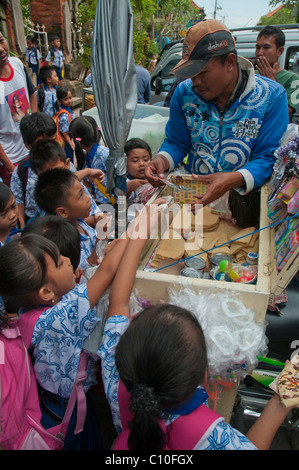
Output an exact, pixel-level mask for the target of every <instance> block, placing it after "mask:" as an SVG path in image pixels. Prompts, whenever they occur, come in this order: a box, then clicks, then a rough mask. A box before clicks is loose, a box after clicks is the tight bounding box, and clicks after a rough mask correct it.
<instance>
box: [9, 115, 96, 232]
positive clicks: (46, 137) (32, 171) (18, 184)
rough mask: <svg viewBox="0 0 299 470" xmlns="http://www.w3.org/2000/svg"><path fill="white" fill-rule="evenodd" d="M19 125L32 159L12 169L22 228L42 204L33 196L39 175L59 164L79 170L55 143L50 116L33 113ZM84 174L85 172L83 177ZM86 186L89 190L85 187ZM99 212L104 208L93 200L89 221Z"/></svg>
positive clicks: (12, 182)
mask: <svg viewBox="0 0 299 470" xmlns="http://www.w3.org/2000/svg"><path fill="white" fill-rule="evenodd" d="M20 128H21V133H22V137H23V140H24V143H25V145H26V147H27V148H28V149H30V152H29V159H28V160H27V161H24V162H21V163H20V164H19V165H18V168H17V169H16V170H15V171H14V172H13V175H12V178H11V189H12V191H13V193H14V196H15V198H16V201H17V204H18V207H19V214H20V215H19V217H20V224H21V228H23V227H24V226H25V224H26V223H27V222H28V221H29V220H30V219H31V218H32V217H34V216H36V214H37V213H38V212H39V207H38V206H37V204H36V202H35V199H34V187H35V184H36V181H37V177H38V174H39V173H40V172H42V171H43V170H44V169H49V168H53V167H57V166H61V167H63V168H64V167H66V168H69V169H70V170H71V171H73V172H75V171H76V168H75V167H74V165H73V164H72V163H71V162H70V161H69V159H67V158H66V155H65V152H64V151H63V149H62V147H61V146H60V145H59V144H58V142H56V135H57V134H56V131H57V130H56V125H55V122H54V121H53V119H52V118H50V116H48V115H46V114H45V113H40V112H37V113H33V114H31V115H28V116H26V117H25V118H23V119H22V121H21V125H20ZM41 139H42V140H41ZM34 143H35V144H34ZM33 144H34V145H33ZM33 147H34V148H33ZM79 176H80V175H79ZM83 177H84V175H82V176H81V179H82V178H83ZM98 177H99V178H102V175H98ZM84 189H85V191H86V192H88V190H87V189H86V188H85V186H84ZM100 214H101V210H100V209H99V208H98V207H97V205H96V203H95V202H94V201H92V210H91V214H90V217H91V219H90V220H89V222H88V223H91V224H92V225H95V224H96V220H95V219H96V218H97V217H98V216H99V215H100ZM93 219H94V220H93Z"/></svg>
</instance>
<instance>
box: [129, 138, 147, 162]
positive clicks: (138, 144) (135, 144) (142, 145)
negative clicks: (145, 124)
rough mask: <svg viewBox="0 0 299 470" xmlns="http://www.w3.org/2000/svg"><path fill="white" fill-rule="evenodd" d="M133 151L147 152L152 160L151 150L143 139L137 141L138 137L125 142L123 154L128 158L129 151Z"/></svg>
mask: <svg viewBox="0 0 299 470" xmlns="http://www.w3.org/2000/svg"><path fill="white" fill-rule="evenodd" d="M133 149H144V150H147V152H148V153H149V155H150V157H151V158H152V149H151V148H150V146H149V145H148V143H147V142H146V141H145V140H143V139H139V138H138V137H133V138H132V139H130V140H127V142H126V143H125V147H124V150H125V154H126V155H127V156H128V155H129V153H130V152H131V150H133Z"/></svg>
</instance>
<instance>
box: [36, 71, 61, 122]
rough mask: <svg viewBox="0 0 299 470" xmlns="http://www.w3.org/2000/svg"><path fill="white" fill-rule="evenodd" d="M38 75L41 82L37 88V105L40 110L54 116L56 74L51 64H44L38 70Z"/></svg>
mask: <svg viewBox="0 0 299 470" xmlns="http://www.w3.org/2000/svg"><path fill="white" fill-rule="evenodd" d="M39 77H40V80H41V82H42V84H43V86H42V87H40V88H39V89H38V90H37V92H36V93H37V105H38V108H39V110H40V111H42V112H43V113H46V114H48V115H49V116H50V117H52V118H53V117H54V115H55V113H56V108H55V103H56V100H57V86H58V82H59V80H58V76H57V73H56V70H55V67H54V66H53V65H44V66H43V67H41V69H40V71H39Z"/></svg>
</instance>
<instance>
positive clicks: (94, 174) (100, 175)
mask: <svg viewBox="0 0 299 470" xmlns="http://www.w3.org/2000/svg"><path fill="white" fill-rule="evenodd" d="M89 171H90V173H89V175H88V177H87V178H88V180H89V181H90V182H91V183H94V182H95V178H96V179H97V180H98V181H99V182H100V183H103V182H104V179H105V173H104V172H103V171H102V170H98V169H97V168H89Z"/></svg>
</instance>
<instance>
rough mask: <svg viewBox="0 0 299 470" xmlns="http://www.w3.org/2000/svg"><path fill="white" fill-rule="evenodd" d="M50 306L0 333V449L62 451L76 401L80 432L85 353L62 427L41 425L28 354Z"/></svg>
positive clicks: (83, 399)
mask: <svg viewBox="0 0 299 470" xmlns="http://www.w3.org/2000/svg"><path fill="white" fill-rule="evenodd" d="M47 308H49V307H43V308H41V309H34V310H31V311H30V312H27V313H24V314H22V315H21V317H20V319H19V320H18V321H17V322H14V323H13V324H12V325H11V327H7V328H4V329H2V330H1V332H0V447H1V448H2V449H3V450H61V449H62V447H63V442H64V438H65V435H66V431H67V428H68V425H69V421H70V418H71V415H72V412H73V410H74V407H75V404H76V402H77V423H76V430H75V434H77V433H79V432H81V431H82V430H83V426H84V421H85V416H86V396H85V392H84V389H83V382H84V381H85V379H86V370H87V354H86V353H85V352H84V351H82V352H81V356H80V360H79V366H78V372H77V377H76V381H75V385H74V387H73V390H72V392H71V396H70V398H69V401H68V405H67V409H66V412H65V415H64V418H63V420H62V423H61V424H58V425H57V426H55V427H52V428H50V429H45V428H43V426H42V425H41V422H40V421H41V409H40V402H39V396H38V388H37V382H36V378H35V374H34V369H33V365H32V360H31V357H30V354H29V352H28V348H29V347H30V344H31V338H32V333H33V329H34V326H35V324H36V321H37V319H38V318H39V316H40V314H41V313H42V312H43V311H44V310H46V309H47Z"/></svg>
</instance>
